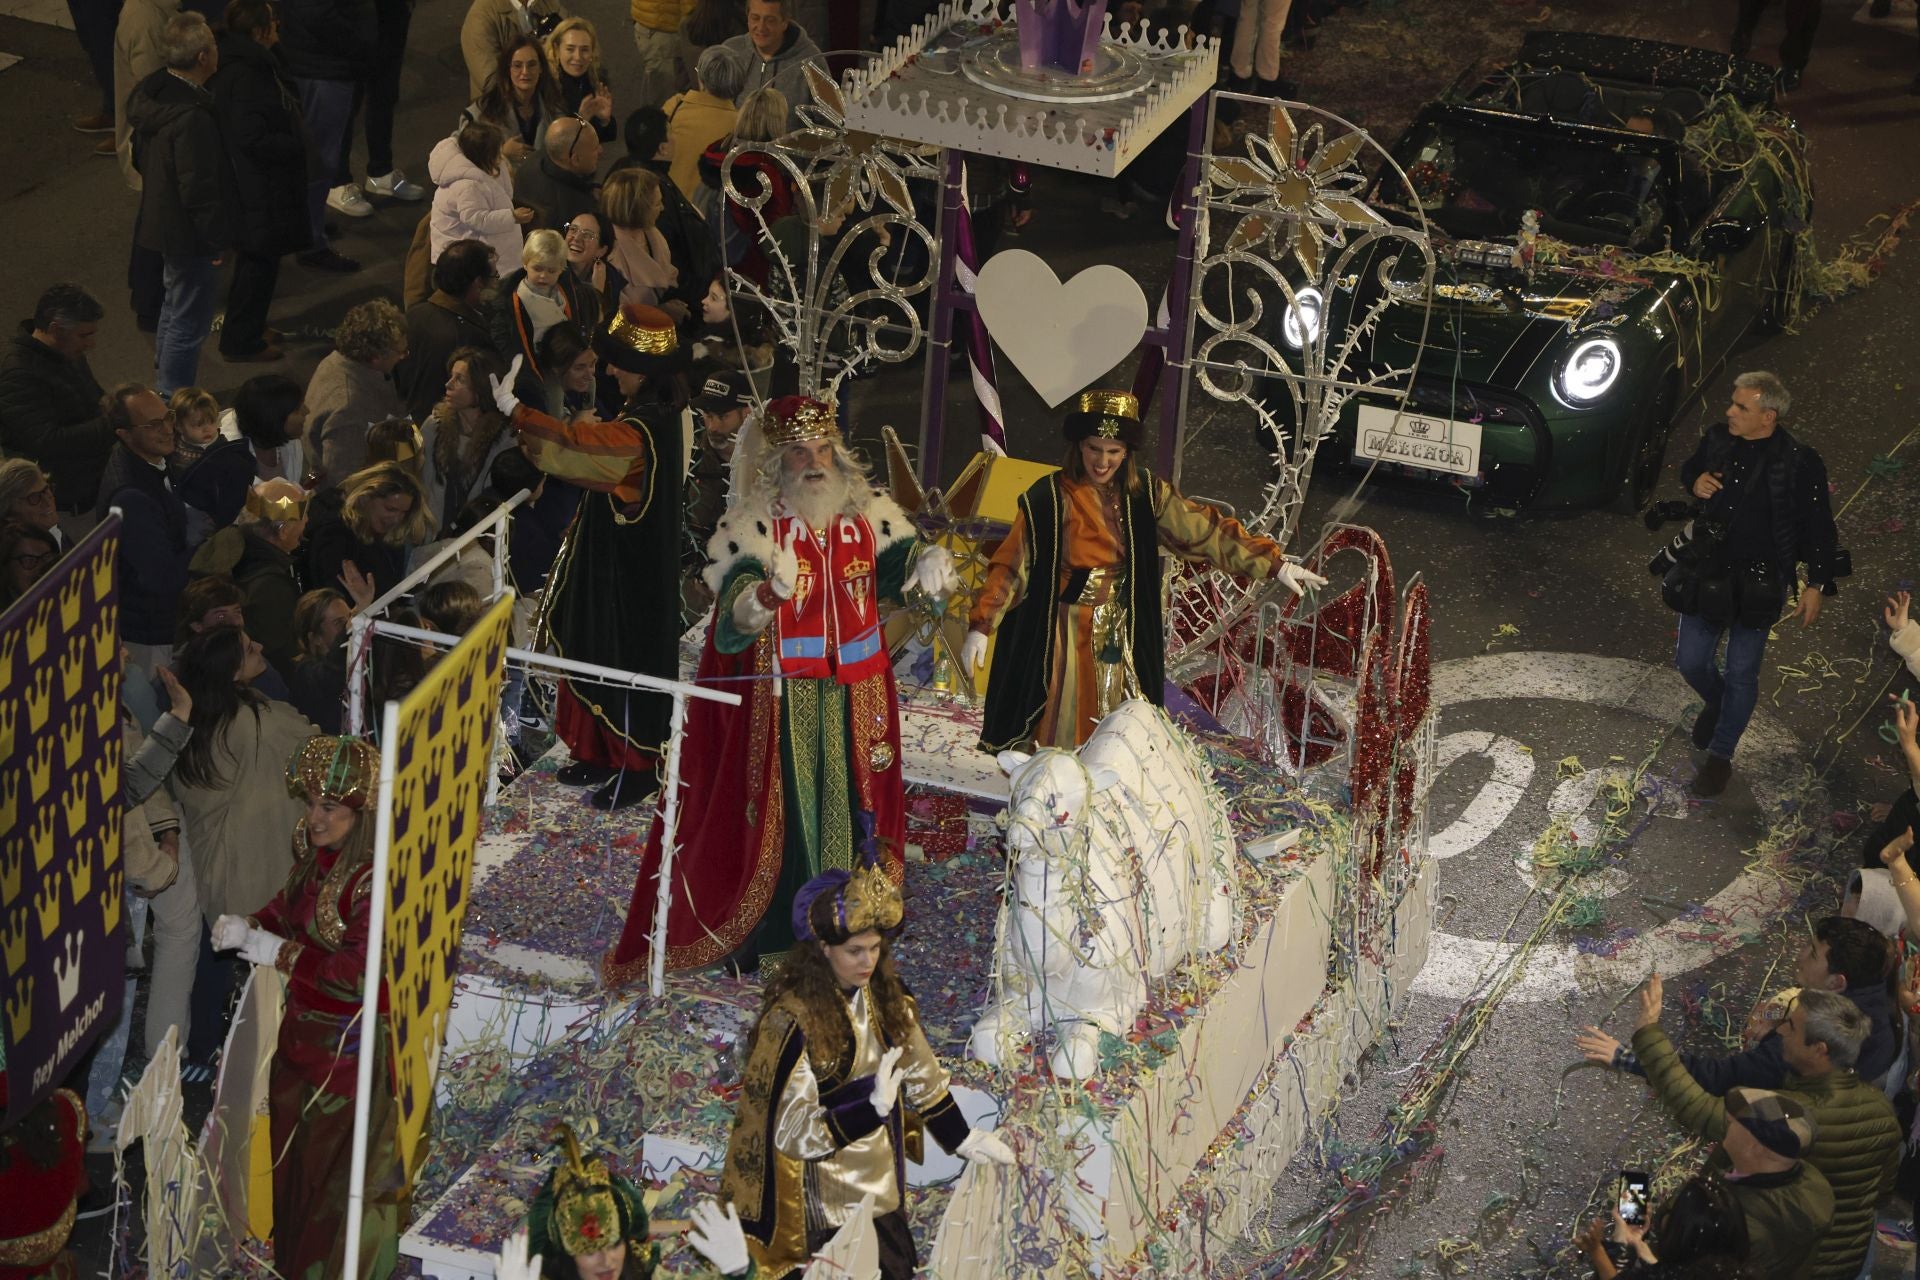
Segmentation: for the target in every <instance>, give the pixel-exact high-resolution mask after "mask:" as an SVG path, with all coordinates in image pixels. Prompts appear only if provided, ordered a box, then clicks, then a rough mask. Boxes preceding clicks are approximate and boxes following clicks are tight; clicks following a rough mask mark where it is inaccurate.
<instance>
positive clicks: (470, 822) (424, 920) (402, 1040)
mask: <svg viewBox="0 0 1920 1280" xmlns="http://www.w3.org/2000/svg"><path fill="white" fill-rule="evenodd" d="M512 622H513V597H512V595H511V594H510V593H509V594H507V595H505V596H503V597H502V598H501V600H500V601H499V602H498V603H497V604H495V605H494V606H493V608H492V609H490V610H489V611H488V612H487V614H486V616H485V617H483V618H481V619H480V621H479V622H477V623H475V624H474V625H473V629H472V630H470V631H468V632H467V635H466V638H465V639H464V640H462V641H461V642H460V644H459V645H458V646H457V647H456V648H455V649H454V650H453V651H452V652H451V653H449V654H447V656H446V657H444V658H442V659H441V660H440V661H439V662H437V663H435V664H434V666H433V669H432V670H430V671H428V672H427V675H426V678H425V679H424V680H422V681H421V682H420V683H419V685H417V686H416V687H415V688H414V690H413V692H412V693H410V694H408V695H407V697H406V700H405V701H403V702H402V703H401V704H400V723H399V731H398V732H397V733H394V734H392V735H391V740H390V741H388V742H386V743H385V744H384V748H383V749H384V750H385V751H387V752H391V753H392V754H393V761H394V765H393V803H392V815H393V816H392V822H393V833H392V837H391V844H390V845H389V850H388V862H387V921H386V929H385V960H384V964H383V968H382V971H383V973H384V974H385V977H386V982H387V998H388V1007H389V1014H388V1021H387V1029H388V1035H389V1037H390V1040H389V1048H390V1050H391V1053H392V1059H393V1071H394V1083H395V1087H396V1094H395V1097H396V1101H397V1103H398V1111H397V1120H398V1124H397V1126H396V1127H397V1130H398V1134H397V1136H398V1141H399V1151H400V1160H401V1167H402V1168H404V1169H406V1170H407V1171H408V1173H409V1175H410V1176H411V1174H412V1173H413V1172H414V1171H416V1170H417V1169H418V1167H419V1163H418V1155H419V1147H420V1139H421V1136H422V1134H423V1133H424V1132H425V1129H426V1121H427V1112H428V1110H429V1109H430V1108H431V1106H432V1102H433V1083H434V1078H435V1071H436V1069H437V1067H438V1066H439V1062H440V1049H441V1046H442V1045H443V1044H444V1043H445V1041H446V1034H447V1014H448V1012H449V1010H451V1009H452V1007H453V979H454V975H455V973H456V971H457V969H458V965H459V952H460V931H461V928H462V927H463V925H464V923H465V921H466V918H467V889H468V886H469V884H470V883H471V881H472V876H473V851H474V847H475V846H476V845H477V844H478V843H479V840H480V815H481V806H482V804H483V803H484V802H485V799H486V794H487V778H488V775H489V772H490V771H491V770H492V768H493V732H494V725H495V724H497V723H498V721H499V716H500V689H501V685H502V684H503V682H504V680H505V677H506V673H507V637H508V633H509V631H510V629H511V626H512Z"/></svg>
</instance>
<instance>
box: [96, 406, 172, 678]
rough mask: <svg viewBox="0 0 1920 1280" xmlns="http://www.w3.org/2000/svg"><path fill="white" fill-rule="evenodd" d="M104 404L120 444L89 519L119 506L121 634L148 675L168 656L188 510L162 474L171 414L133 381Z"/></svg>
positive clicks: (109, 462)
mask: <svg viewBox="0 0 1920 1280" xmlns="http://www.w3.org/2000/svg"><path fill="white" fill-rule="evenodd" d="M103 408H104V410H105V414H106V419H107V421H108V422H109V423H111V424H112V426H113V430H114V434H115V435H116V436H118V437H119V439H120V443H119V444H117V445H115V446H114V450H113V455H112V456H111V457H110V458H109V459H108V460H107V471H106V474H105V475H104V476H103V477H101V480H100V499H99V501H98V503H96V504H95V507H94V518H95V520H96V521H97V520H100V519H103V518H105V516H106V514H107V512H108V510H109V509H111V508H114V507H118V508H119V509H120V518H121V526H120V636H121V639H122V641H123V642H124V643H125V644H126V647H127V655H128V661H129V662H130V663H131V664H132V665H133V666H136V667H140V668H141V669H143V670H145V671H146V672H147V673H148V674H149V675H151V674H152V672H153V669H154V668H155V667H157V666H160V665H163V664H165V663H166V662H167V660H168V659H169V658H170V657H171V656H172V654H173V621H174V617H173V615H174V608H175V603H176V601H177V600H178V599H179V596H180V592H181V591H182V590H183V589H184V588H185V587H186V585H187V550H188V548H187V509H186V507H185V506H183V505H182V504H181V502H180V499H179V497H178V496H177V495H176V494H175V493H174V491H173V482H172V481H171V480H170V479H169V478H168V476H167V459H168V458H169V457H171V456H172V454H173V448H174V434H173V414H172V413H171V412H169V411H168V409H167V402H166V401H165V400H162V399H161V398H160V397H159V395H158V394H157V393H155V392H154V391H153V390H152V389H150V388H148V387H146V386H143V385H141V384H140V383H137V382H128V383H124V384H122V385H120V386H118V387H115V388H114V389H113V391H112V392H111V393H109V395H108V396H107V400H106V404H105V405H104V406H103Z"/></svg>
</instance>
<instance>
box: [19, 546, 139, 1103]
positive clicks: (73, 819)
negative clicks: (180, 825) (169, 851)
mask: <svg viewBox="0 0 1920 1280" xmlns="http://www.w3.org/2000/svg"><path fill="white" fill-rule="evenodd" d="M119 553H120V520H119V518H118V517H117V516H116V517H110V518H109V519H108V520H107V521H106V523H104V524H102V525H101V526H100V527H99V528H97V529H95V530H94V531H93V532H92V533H91V534H89V535H88V536H87V537H86V539H85V540H83V541H82V542H81V543H80V544H79V545H78V546H76V547H74V548H73V550H71V551H69V552H68V553H67V554H66V556H65V557H63V558H62V559H61V560H60V562H59V563H58V564H56V565H54V566H53V568H52V569H50V570H48V571H47V575H46V576H45V577H43V578H41V579H40V581H38V582H36V583H34V584H33V586H32V587H30V588H28V589H27V592H26V594H24V595H23V596H21V597H20V599H19V600H18V601H16V602H15V603H14V604H13V606H12V607H11V608H9V609H8V610H7V611H6V613H5V614H3V615H0V948H3V949H4V952H5V964H6V971H7V980H6V984H5V997H4V1001H3V1002H0V1003H3V1004H4V1008H0V1039H3V1040H4V1043H5V1048H6V1058H5V1063H4V1066H5V1071H6V1076H5V1084H6V1114H5V1120H4V1122H0V1127H3V1126H4V1125H11V1124H13V1123H14V1122H15V1121H17V1120H19V1119H20V1118H21V1117H22V1116H24V1115H25V1114H26V1113H27V1112H28V1111H30V1110H32V1109H33V1108H34V1107H35V1106H37V1105H38V1104H39V1103H40V1102H41V1101H43V1100H44V1099H45V1098H46V1097H47V1095H48V1094H50V1093H52V1092H53V1091H54V1090H55V1089H56V1088H58V1087H59V1086H60V1085H61V1084H62V1083H64V1082H65V1081H66V1078H67V1076H68V1074H69V1073H71V1072H72V1071H73V1069H74V1068H75V1067H76V1066H77V1065H79V1063H80V1061H81V1059H82V1058H84V1057H85V1056H86V1053H87V1050H88V1049H89V1048H91V1047H92V1045H93V1042H94V1041H95V1040H97V1039H98V1038H99V1037H100V1036H101V1035H103V1034H104V1033H105V1032H107V1031H108V1030H110V1029H111V1028H112V1026H113V1024H114V1022H115V1020H116V1019H117V1018H118V1017H119V1015H120V1001H121V999H122V993H123V990H124V983H125V980H126V967H127V945H126V937H125V935H124V933H123V932H122V930H123V928H124V925H123V924H122V922H121V916H122V914H123V913H122V910H121V907H122V902H123V896H122V895H123V894H124V892H125V889H126V875H125V872H124V871H123V869H122V867H121V864H120V820H121V815H122V812H123V811H122V806H121V800H122V796H121V787H120V763H121V762H120V744H121V738H120V734H121V729H120V676H121V663H120V615H119V579H118V575H117V573H116V562H117V560H118V557H119ZM85 1090H86V1086H85V1084H84V1083H82V1084H81V1085H80V1089H79V1091H80V1092H82V1093H84V1092H85Z"/></svg>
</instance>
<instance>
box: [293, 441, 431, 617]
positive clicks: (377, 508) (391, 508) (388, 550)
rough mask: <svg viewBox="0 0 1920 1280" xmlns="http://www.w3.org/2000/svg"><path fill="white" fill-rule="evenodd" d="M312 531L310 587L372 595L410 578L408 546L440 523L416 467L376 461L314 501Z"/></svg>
mask: <svg viewBox="0 0 1920 1280" xmlns="http://www.w3.org/2000/svg"><path fill="white" fill-rule="evenodd" d="M312 519H313V524H312V526H311V529H310V532H309V533H308V535H307V585H308V586H309V587H335V588H341V589H344V590H345V591H346V593H347V595H348V597H350V598H353V599H358V598H359V597H360V596H361V595H363V594H367V593H369V592H371V595H369V596H368V598H369V599H370V598H372V596H374V595H378V594H379V593H380V592H382V591H385V590H387V589H388V588H390V587H393V586H395V585H397V584H398V583H399V581H400V579H402V578H404V577H406V576H407V550H408V548H410V547H417V546H419V545H420V544H421V543H422V542H425V541H426V540H427V535H428V534H429V533H431V532H433V529H434V526H435V524H437V523H438V522H437V521H436V520H434V518H433V512H432V511H430V510H428V508H427V492H426V489H425V488H423V487H422V486H421V484H420V479H419V477H418V476H416V475H414V473H413V471H412V470H411V469H410V468H408V467H406V466H404V465H402V464H401V463H398V462H377V463H375V464H374V465H373V466H370V467H368V468H366V470H364V471H356V472H355V473H354V474H352V475H350V476H348V477H347V478H346V480H344V481H343V482H342V483H341V484H340V486H339V487H338V488H336V489H332V490H329V491H328V492H326V493H322V494H320V495H319V496H318V497H316V498H315V499H314V500H313V511H312Z"/></svg>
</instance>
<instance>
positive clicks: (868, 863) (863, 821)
mask: <svg viewBox="0 0 1920 1280" xmlns="http://www.w3.org/2000/svg"><path fill="white" fill-rule="evenodd" d="M859 821H860V829H861V831H862V832H863V833H864V836H865V839H864V840H863V841H862V852H861V860H860V865H859V866H857V867H855V868H854V869H853V870H851V871H842V870H840V869H839V868H835V869H834V870H832V871H824V872H822V873H820V874H819V875H817V876H815V877H814V878H813V879H811V880H809V881H807V882H806V883H805V884H803V885H801V886H800V890H799V892H797V893H795V894H794V895H793V936H794V937H796V938H798V939H800V940H801V941H802V942H819V941H822V939H821V937H820V930H819V929H818V928H816V927H815V925H814V916H815V915H816V912H817V907H818V905H819V904H820V903H823V902H824V903H825V904H827V906H828V908H829V910H830V912H831V915H830V919H831V927H832V928H834V929H837V930H838V931H839V932H840V933H841V934H843V935H844V936H845V937H848V938H851V937H853V936H854V935H855V934H858V933H869V932H872V933H891V932H892V931H893V930H895V929H898V928H899V927H900V921H901V920H902V919H903V918H904V917H905V915H906V905H905V904H904V903H903V902H902V901H901V899H900V886H899V885H897V884H895V883H894V882H893V881H892V880H891V879H890V878H888V876H887V873H886V871H885V870H884V869H883V868H882V867H881V866H880V861H879V858H878V856H877V855H878V848H879V842H878V840H876V839H875V837H874V835H873V817H872V815H871V814H867V813H862V814H860V817H859Z"/></svg>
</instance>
